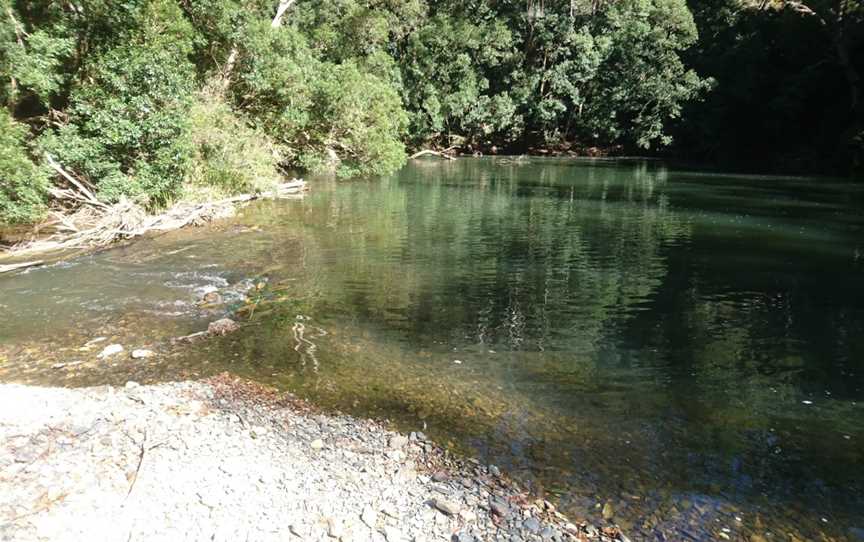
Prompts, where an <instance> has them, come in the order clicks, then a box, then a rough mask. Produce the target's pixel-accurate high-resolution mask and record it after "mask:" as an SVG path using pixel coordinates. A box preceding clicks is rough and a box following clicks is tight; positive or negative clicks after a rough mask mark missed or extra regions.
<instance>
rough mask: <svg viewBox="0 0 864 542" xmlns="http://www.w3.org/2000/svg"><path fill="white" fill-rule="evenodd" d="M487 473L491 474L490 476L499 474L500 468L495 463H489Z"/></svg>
mask: <svg viewBox="0 0 864 542" xmlns="http://www.w3.org/2000/svg"><path fill="white" fill-rule="evenodd" d="M489 474H491V475H492V476H501V469H499V468H498V467H496V466H495V465H489Z"/></svg>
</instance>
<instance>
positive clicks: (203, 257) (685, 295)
mask: <svg viewBox="0 0 864 542" xmlns="http://www.w3.org/2000/svg"><path fill="white" fill-rule="evenodd" d="M310 181H311V182H310V184H311V187H312V189H311V192H310V193H309V195H308V196H307V197H306V198H305V199H304V200H302V201H275V202H273V201H268V202H259V203H256V204H253V205H250V206H249V207H245V208H243V209H242V210H241V211H240V213H239V214H238V216H237V217H236V218H233V219H229V220H226V221H222V222H219V223H216V224H212V225H210V226H207V227H204V228H199V229H190V230H184V231H179V232H172V233H169V234H167V235H163V236H160V237H157V238H153V239H147V240H142V241H138V242H134V243H132V244H129V245H127V246H123V247H118V248H115V249H112V250H108V251H104V252H101V253H98V254H92V255H89V256H84V257H79V258H76V259H73V260H71V261H67V262H64V263H62V264H58V265H52V266H48V267H44V268H38V269H32V270H29V271H27V272H23V273H18V274H15V275H11V276H4V277H0V310H2V311H3V315H4V317H3V320H2V322H0V379H2V380H4V381H19V382H30V383H38V384H52V385H75V386H78V385H93V384H103V383H113V384H122V383H124V382H125V381H126V380H129V379H135V380H138V381H141V382H149V381H160V380H171V379H178V378H188V377H196V376H201V375H208V374H213V373H216V372H219V371H223V370H230V371H232V372H235V373H237V374H240V375H243V376H246V377H249V378H253V379H255V380H258V381H262V382H265V383H268V384H273V385H275V386H278V387H280V388H283V389H289V390H292V391H294V392H295V393H297V394H298V395H301V396H304V397H307V398H309V399H312V400H314V401H315V402H317V403H319V404H321V405H323V406H324V407H327V408H333V409H339V410H342V411H347V412H351V413H355V414H358V415H366V416H374V417H380V418H388V419H391V420H392V421H393V422H394V423H395V424H396V425H397V426H399V427H401V428H403V429H406V430H424V431H425V432H426V433H427V434H429V435H430V436H433V437H435V438H437V439H438V440H440V441H441V442H442V443H445V444H448V445H449V446H451V447H453V448H454V449H456V450H458V451H462V452H467V453H470V454H473V455H477V456H479V457H481V458H482V459H483V460H485V461H488V462H492V463H495V464H497V465H499V466H501V467H502V468H504V469H506V470H507V471H508V472H509V473H510V474H512V475H513V476H514V477H515V478H516V479H518V480H519V481H521V482H522V483H523V484H524V485H526V486H528V487H530V488H532V489H533V490H534V491H536V492H537V493H538V494H541V495H545V496H547V497H548V498H552V499H554V500H555V501H556V502H558V503H559V504H560V506H561V507H562V508H563V509H564V510H565V511H566V512H568V514H569V515H571V517H574V518H579V517H585V518H590V519H592V520H593V521H598V522H602V521H604V520H607V521H610V522H614V523H618V524H619V525H621V526H622V527H623V528H624V531H625V533H627V534H628V535H629V536H630V538H631V539H633V540H699V541H702V540H706V541H707V540H718V539H730V540H746V541H752V542H758V541H760V540H789V541H794V540H798V541H802V542H803V541H805V540H828V539H831V540H861V539H864V212H862V211H864V188H862V186H860V185H855V184H849V183H844V182H842V181H835V180H831V179H817V178H801V177H788V178H780V177H758V176H743V175H724V174H719V173H710V172H704V171H690V170H684V169H674V168H671V167H668V166H666V165H664V164H663V163H661V162H651V161H637V160H632V161H630V160H620V161H615V160H573V159H552V158H547V159H540V158H530V159H512V158H481V159H460V160H456V161H452V162H449V161H446V162H445V161H437V160H420V161H415V162H413V163H411V164H410V165H408V166H406V167H405V168H403V170H401V171H400V172H399V173H398V174H396V175H394V176H392V177H388V178H384V179H375V180H366V181H363V180H361V181H351V182H337V181H333V180H326V179H310ZM214 289H215V290H218V291H219V292H220V294H221V295H222V296H223V298H224V301H225V304H224V305H217V306H211V307H206V306H205V307H202V306H201V305H200V303H198V300H199V299H200V297H201V296H202V295H203V294H204V293H206V292H208V291H211V290H214ZM225 314H231V315H233V316H232V317H234V318H236V319H237V320H238V321H240V322H241V323H242V324H244V325H243V328H242V329H241V331H239V332H237V333H236V334H233V335H229V336H227V337H224V338H219V339H214V340H210V341H205V342H202V343H197V344H194V345H190V346H170V345H169V344H168V342H167V340H168V339H169V338H170V337H175V336H178V335H184V334H187V333H192V332H194V331H199V330H201V329H204V328H206V325H207V322H208V321H211V320H213V319H215V318H218V317H221V316H223V315H225ZM98 337H106V340H105V341H104V342H100V343H97V344H96V345H93V346H90V347H84V345H85V344H86V343H87V342H88V341H91V340H92V339H94V338H98ZM111 342H117V343H120V344H123V345H124V346H125V347H126V348H127V350H128V349H131V348H138V347H149V348H153V349H155V350H156V351H157V352H158V353H159V356H157V357H156V358H154V359H148V360H131V359H126V356H118V357H115V358H110V359H108V360H104V361H103V360H96V359H95V354H96V353H98V351H99V348H101V346H102V345H104V344H109V343H111ZM604 516H605V518H604ZM760 537H762V538H760Z"/></svg>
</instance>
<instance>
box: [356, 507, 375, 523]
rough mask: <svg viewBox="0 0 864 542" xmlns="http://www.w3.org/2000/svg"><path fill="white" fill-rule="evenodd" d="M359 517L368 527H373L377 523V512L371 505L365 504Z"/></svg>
mask: <svg viewBox="0 0 864 542" xmlns="http://www.w3.org/2000/svg"><path fill="white" fill-rule="evenodd" d="M360 519H361V520H363V523H365V524H366V525H368V526H369V528H370V529H374V528H375V525H376V524H377V523H378V512H376V511H375V510H373V509H372V507H371V506H367V507H366V508H364V509H363V513H362V514H360Z"/></svg>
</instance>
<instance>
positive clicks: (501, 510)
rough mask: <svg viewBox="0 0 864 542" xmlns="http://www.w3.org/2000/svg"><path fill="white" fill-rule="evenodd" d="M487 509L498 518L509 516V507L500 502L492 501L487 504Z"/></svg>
mask: <svg viewBox="0 0 864 542" xmlns="http://www.w3.org/2000/svg"><path fill="white" fill-rule="evenodd" d="M489 509H490V510H492V513H493V514H495V515H496V516H498V517H502V518H504V517H507V516H508V515H509V514H510V507H509V506H507V504H506V503H503V502H501V501H492V502H490V503H489Z"/></svg>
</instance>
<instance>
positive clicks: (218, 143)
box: [184, 92, 280, 200]
mask: <svg viewBox="0 0 864 542" xmlns="http://www.w3.org/2000/svg"><path fill="white" fill-rule="evenodd" d="M190 119H191V124H192V126H191V138H192V144H193V146H194V149H195V150H194V155H193V159H192V166H191V170H190V172H189V177H188V183H187V184H186V186H185V187H184V198H186V199H194V200H206V199H210V198H218V197H225V196H229V195H232V194H240V193H255V192H263V191H267V190H271V189H273V188H274V186H275V184H276V183H277V182H278V181H279V178H280V175H279V170H278V166H279V160H280V150H279V148H278V147H277V146H276V145H275V144H274V143H273V142H272V141H270V139H269V138H268V137H267V136H266V135H264V134H262V133H261V132H260V131H258V130H256V129H254V128H251V127H249V126H247V125H246V123H245V122H244V121H243V119H241V118H240V117H238V116H237V115H236V114H235V113H234V111H232V110H231V108H230V107H229V106H228V105H227V104H226V103H224V101H222V99H221V98H220V97H219V96H218V94H215V93H212V92H211V93H201V94H200V95H199V96H198V97H197V99H196V101H195V104H194V105H193V106H192V109H191V114H190Z"/></svg>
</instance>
